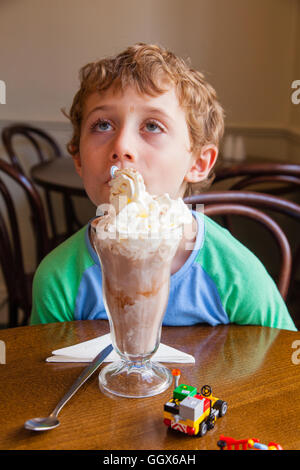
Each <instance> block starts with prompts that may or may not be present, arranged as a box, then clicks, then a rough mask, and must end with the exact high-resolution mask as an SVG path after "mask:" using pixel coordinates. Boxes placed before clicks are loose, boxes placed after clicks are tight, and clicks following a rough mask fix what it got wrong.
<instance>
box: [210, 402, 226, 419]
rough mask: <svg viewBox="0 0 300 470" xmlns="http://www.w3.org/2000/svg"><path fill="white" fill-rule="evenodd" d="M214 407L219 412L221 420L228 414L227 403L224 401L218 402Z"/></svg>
mask: <svg viewBox="0 0 300 470" xmlns="http://www.w3.org/2000/svg"><path fill="white" fill-rule="evenodd" d="M213 407H214V408H215V409H216V410H218V411H219V417H220V418H222V416H224V415H225V414H226V412H227V409H228V405H227V402H226V401H222V400H217V401H216V403H215V404H214V406H213Z"/></svg>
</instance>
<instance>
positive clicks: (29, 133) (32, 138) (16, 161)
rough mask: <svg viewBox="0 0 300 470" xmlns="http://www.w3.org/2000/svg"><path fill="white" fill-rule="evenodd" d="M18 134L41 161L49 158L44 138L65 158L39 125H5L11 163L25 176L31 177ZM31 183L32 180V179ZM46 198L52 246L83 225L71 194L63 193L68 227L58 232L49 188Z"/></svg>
mask: <svg viewBox="0 0 300 470" xmlns="http://www.w3.org/2000/svg"><path fill="white" fill-rule="evenodd" d="M17 135H22V136H24V137H26V138H27V139H28V140H29V142H30V143H31V144H32V146H33V148H34V150H35V151H36V154H37V157H38V160H39V161H40V162H44V161H47V160H48V157H46V156H45V154H44V152H43V151H42V148H41V146H40V144H39V141H41V140H44V141H45V142H46V143H47V144H48V146H49V147H50V149H51V151H52V152H51V153H52V155H53V157H54V158H63V155H62V152H61V149H60V147H59V145H58V144H57V143H56V142H55V140H54V139H53V138H52V137H51V136H50V135H49V134H48V133H46V132H45V131H43V130H42V129H39V128H37V127H33V126H29V125H27V124H23V123H19V124H12V125H10V126H7V127H5V128H4V129H3V130H2V141H3V145H4V148H5V150H6V152H7V155H8V156H9V158H10V160H11V163H12V164H13V165H14V167H15V168H16V169H17V170H18V171H19V173H21V174H23V176H24V177H26V178H27V179H29V178H28V177H27V176H26V175H25V172H24V170H23V167H22V165H21V163H20V158H18V155H17V152H16V150H15V148H14V146H13V138H14V137H15V136H17ZM30 182H31V184H33V183H32V181H30ZM44 194H45V200H46V205H47V211H48V215H49V221H50V227H51V232H52V236H51V239H52V246H53V247H55V246H56V245H58V244H59V243H60V242H61V241H63V240H64V239H66V238H67V237H69V236H71V235H72V234H73V233H74V232H75V231H76V230H77V229H79V228H80V227H81V223H80V222H79V220H78V218H77V215H76V212H75V209H74V204H73V201H72V198H71V196H70V195H69V194H63V204H64V211H65V220H66V227H67V231H66V233H65V234H63V235H59V234H58V232H57V227H56V221H55V216H54V210H53V205H52V201H51V192H50V191H49V189H44Z"/></svg>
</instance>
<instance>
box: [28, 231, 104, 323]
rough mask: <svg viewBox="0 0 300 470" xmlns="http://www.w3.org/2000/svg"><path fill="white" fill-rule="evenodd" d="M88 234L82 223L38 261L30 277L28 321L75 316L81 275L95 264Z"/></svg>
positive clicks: (40, 321) (64, 319)
mask: <svg viewBox="0 0 300 470" xmlns="http://www.w3.org/2000/svg"><path fill="white" fill-rule="evenodd" d="M87 236H88V233H87V226H84V227H83V228H81V229H80V230H79V231H78V232H76V233H75V234H74V235H72V236H71V237H70V238H68V239H67V240H65V241H64V242H63V243H61V244H60V245H59V246H57V247H56V248H55V249H54V250H52V251H51V252H50V253H49V254H48V255H47V256H45V258H44V259H43V260H42V261H41V263H40V264H39V266H38V268H37V270H36V272H35V275H34V279H33V291H32V292H33V305H32V312H31V320H30V322H31V324H38V323H50V322H56V321H72V320H74V310H75V303H76V299H77V294H78V288H79V285H80V283H81V279H82V277H83V275H84V273H85V271H86V270H87V269H88V268H89V267H90V266H93V265H94V264H95V263H94V260H93V259H92V257H91V255H90V253H89V249H88V246H87V241H86V237H87Z"/></svg>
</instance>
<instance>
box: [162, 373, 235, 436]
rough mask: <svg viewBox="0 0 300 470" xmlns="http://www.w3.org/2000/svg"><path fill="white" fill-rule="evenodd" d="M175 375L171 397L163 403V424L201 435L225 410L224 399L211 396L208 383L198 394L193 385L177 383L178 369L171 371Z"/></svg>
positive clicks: (212, 425) (191, 434)
mask: <svg viewBox="0 0 300 470" xmlns="http://www.w3.org/2000/svg"><path fill="white" fill-rule="evenodd" d="M172 373H173V375H174V376H175V389H174V391H173V397H172V398H171V399H170V400H169V401H168V402H167V403H166V404H165V405H164V424H165V425H166V426H168V427H169V428H170V429H175V430H177V431H180V432H183V433H185V434H189V435H190V436H198V437H202V436H204V434H206V432H207V431H208V430H209V429H212V428H213V427H214V425H215V422H216V419H217V418H220V417H222V416H224V415H225V413H226V412H227V408H228V406H227V403H226V401H223V400H219V399H218V398H216V397H213V396H212V390H211V387H210V386H209V385H204V386H203V387H202V388H201V391H200V394H199V393H197V389H196V388H195V387H191V386H190V385H185V384H181V385H178V382H179V375H180V371H179V370H178V369H175V370H173V371H172Z"/></svg>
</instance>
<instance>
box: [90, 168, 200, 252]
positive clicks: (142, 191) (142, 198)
mask: <svg viewBox="0 0 300 470" xmlns="http://www.w3.org/2000/svg"><path fill="white" fill-rule="evenodd" d="M109 185H110V186H111V190H110V205H107V204H106V205H101V206H99V207H98V208H97V214H100V213H103V212H107V213H106V215H103V216H102V217H100V218H99V219H96V220H97V222H96V221H95V222H96V234H97V238H98V239H101V240H103V242H104V241H105V243H110V244H111V248H112V250H115V251H116V250H118V251H119V252H122V254H124V255H125V256H128V255H130V257H132V256H136V257H142V258H144V257H146V256H148V255H149V252H151V251H153V250H158V249H161V252H162V254H163V252H164V253H165V254H166V250H168V247H169V249H170V248H171V247H177V246H178V243H179V240H180V239H181V238H182V235H183V227H184V225H185V224H189V223H191V222H192V214H191V212H190V211H189V209H188V208H187V206H186V205H185V204H184V202H183V200H182V199H181V198H178V199H175V200H174V199H171V198H170V196H169V195H168V194H167V193H166V194H163V195H161V196H155V195H151V194H149V193H148V192H147V191H146V187H145V183H144V180H143V177H142V175H141V174H140V173H139V172H138V171H137V170H135V169H132V168H126V169H123V170H117V171H116V172H115V174H114V178H113V179H112V180H111V181H110V182H109ZM103 209H104V211H103ZM93 226H95V223H94V224H93ZM146 241H147V243H145V242H146ZM116 242H117V243H116Z"/></svg>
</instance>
